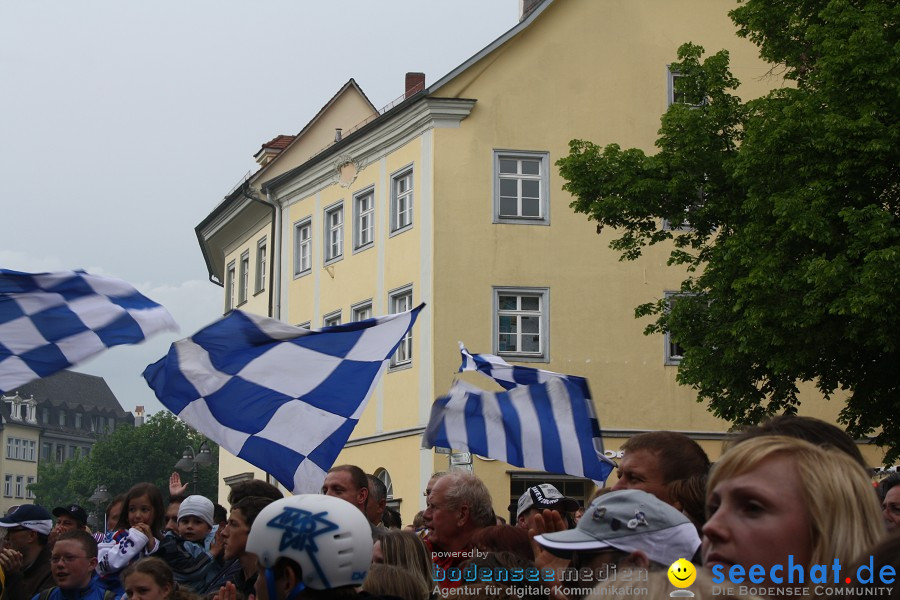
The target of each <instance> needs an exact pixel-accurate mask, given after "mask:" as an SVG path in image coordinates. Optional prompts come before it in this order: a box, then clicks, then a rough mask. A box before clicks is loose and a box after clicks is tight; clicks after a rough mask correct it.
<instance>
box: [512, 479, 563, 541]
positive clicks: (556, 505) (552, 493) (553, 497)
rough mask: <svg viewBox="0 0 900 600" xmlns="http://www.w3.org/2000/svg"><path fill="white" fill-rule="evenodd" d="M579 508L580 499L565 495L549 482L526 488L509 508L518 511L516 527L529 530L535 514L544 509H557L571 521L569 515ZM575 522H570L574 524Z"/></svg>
mask: <svg viewBox="0 0 900 600" xmlns="http://www.w3.org/2000/svg"><path fill="white" fill-rule="evenodd" d="M577 509H578V501H577V500H575V499H574V498H569V497H567V496H563V495H562V494H561V493H560V492H559V490H558V489H556V487H555V486H553V485H551V484H549V483H542V484H540V485H534V486H531V487H530V488H528V489H527V490H525V493H524V494H522V495H521V496H519V502H518V503H516V504H510V505H509V510H510V511H512V510H515V511H516V527H521V528H522V529H525V530H528V529H531V528H532V526H533V521H534V516H535V515H537V514H539V513H540V512H541V511H543V510H555V511H556V512H558V513H559V515H560V516H561V517H562V518H563V520H564V521H567V522H569V521H570V519H567V518H566V517H567V515H568V513H570V512H573V511H575V510H577ZM573 525H574V523H569V526H570V527H571V526H573Z"/></svg>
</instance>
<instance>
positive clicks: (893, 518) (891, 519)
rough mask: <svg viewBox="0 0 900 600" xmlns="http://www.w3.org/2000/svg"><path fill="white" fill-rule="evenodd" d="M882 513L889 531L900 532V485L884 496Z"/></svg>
mask: <svg viewBox="0 0 900 600" xmlns="http://www.w3.org/2000/svg"><path fill="white" fill-rule="evenodd" d="M881 511H882V515H883V516H884V523H885V525H887V529H888V531H897V530H900V485H895V486H894V487H892V488H891V489H889V490H888V493H887V494H885V495H884V502H882V503H881Z"/></svg>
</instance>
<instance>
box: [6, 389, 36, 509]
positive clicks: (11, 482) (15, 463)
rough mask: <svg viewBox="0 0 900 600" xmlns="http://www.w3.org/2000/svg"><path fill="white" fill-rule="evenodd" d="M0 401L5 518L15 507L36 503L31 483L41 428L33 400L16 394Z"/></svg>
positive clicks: (13, 393)
mask: <svg viewBox="0 0 900 600" xmlns="http://www.w3.org/2000/svg"><path fill="white" fill-rule="evenodd" d="M0 400H2V402H0V434H2V435H0V443H2V446H0V448H2V453H0V474H2V475H3V489H2V492H3V493H2V494H0V514H3V515H5V514H6V513H7V511H8V510H9V509H10V508H12V507H13V506H18V505H20V504H33V503H34V494H33V493H32V492H31V490H29V489H28V484H31V483H34V482H35V481H37V465H38V458H39V453H40V447H41V446H40V433H41V428H40V426H39V425H38V420H37V402H36V401H35V399H34V397H27V396H25V395H20V394H18V393H16V392H15V391H13V392H10V393H9V394H0Z"/></svg>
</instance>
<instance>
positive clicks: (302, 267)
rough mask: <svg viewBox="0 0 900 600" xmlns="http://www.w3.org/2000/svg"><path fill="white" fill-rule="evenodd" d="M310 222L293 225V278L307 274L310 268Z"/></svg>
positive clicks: (307, 220) (306, 220)
mask: <svg viewBox="0 0 900 600" xmlns="http://www.w3.org/2000/svg"><path fill="white" fill-rule="evenodd" d="M311 236H312V222H311V220H310V219H304V220H303V221H300V222H299V223H297V224H295V225H294V277H297V276H298V275H303V274H305V273H309V271H310V269H311V267H312V243H311V242H312V240H311Z"/></svg>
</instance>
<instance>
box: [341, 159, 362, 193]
mask: <svg viewBox="0 0 900 600" xmlns="http://www.w3.org/2000/svg"><path fill="white" fill-rule="evenodd" d="M365 166H366V165H365V163H364V162H363V161H362V160H360V159H356V158H353V157H352V156H350V155H349V154H341V155H339V156H338V157H337V159H335V161H334V175H335V182H336V183H337V184H339V185H340V186H341V187H343V188H349V187H350V186H351V185H353V182H354V181H356V177H357V176H358V175H359V173H360V171H362V170H363V169H364V168H365Z"/></svg>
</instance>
